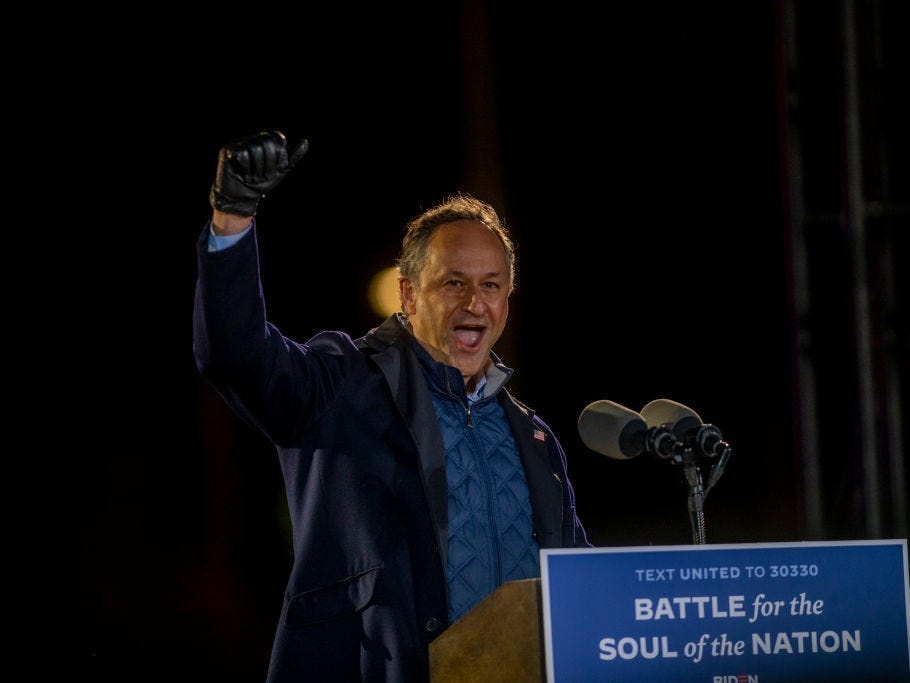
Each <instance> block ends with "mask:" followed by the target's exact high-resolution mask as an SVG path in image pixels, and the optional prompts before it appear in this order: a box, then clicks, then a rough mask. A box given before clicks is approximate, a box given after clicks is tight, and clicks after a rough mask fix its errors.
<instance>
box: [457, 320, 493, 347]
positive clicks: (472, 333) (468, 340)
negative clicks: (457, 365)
mask: <svg viewBox="0 0 910 683" xmlns="http://www.w3.org/2000/svg"><path fill="white" fill-rule="evenodd" d="M486 330H487V328H486V327H484V326H482V325H459V326H458V327H456V328H455V329H454V330H453V331H452V335H453V336H454V337H455V342H456V343H457V344H458V347H459V348H460V349H462V350H464V351H477V350H478V349H479V348H480V345H481V342H483V337H484V334H485V333H486Z"/></svg>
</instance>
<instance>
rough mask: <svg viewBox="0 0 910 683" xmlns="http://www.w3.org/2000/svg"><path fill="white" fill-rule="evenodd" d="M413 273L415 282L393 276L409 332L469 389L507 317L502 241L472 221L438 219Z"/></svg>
mask: <svg viewBox="0 0 910 683" xmlns="http://www.w3.org/2000/svg"><path fill="white" fill-rule="evenodd" d="M419 277H420V281H419V286H415V283H413V282H411V281H410V280H408V279H407V278H402V279H401V281H400V282H399V288H400V291H401V299H402V303H403V307H404V312H405V313H407V315H408V320H409V321H410V323H411V327H412V331H413V333H414V336H415V337H416V338H417V340H418V341H419V342H420V343H421V344H422V345H423V347H424V348H425V349H426V350H427V351H428V352H429V353H430V355H431V356H432V357H433V358H435V359H436V360H437V361H440V362H442V363H446V364H448V365H452V366H454V367H456V368H458V369H459V370H460V371H461V375H462V377H464V380H465V385H466V386H467V388H468V390H469V391H472V390H473V388H474V385H475V381H476V380H477V379H479V377H480V376H482V374H483V371H484V370H485V367H486V364H487V360H488V359H489V357H490V349H492V348H493V345H494V344H495V343H496V342H497V340H498V339H499V337H500V335H501V334H502V331H503V329H504V328H505V326H506V319H507V318H508V317H509V289H510V286H511V283H510V282H509V267H508V263H507V261H506V253H505V249H504V247H503V245H502V242H501V241H500V240H499V238H498V237H497V236H496V234H495V233H494V232H492V231H491V230H490V229H489V228H487V227H486V226H485V225H483V224H482V223H478V222H477V221H456V222H454V223H445V224H443V225H440V226H439V227H438V228H436V231H435V232H434V233H433V235H432V237H430V241H429V243H428V245H427V262H426V265H425V266H424V269H423V271H422V272H421V273H420V276H419Z"/></svg>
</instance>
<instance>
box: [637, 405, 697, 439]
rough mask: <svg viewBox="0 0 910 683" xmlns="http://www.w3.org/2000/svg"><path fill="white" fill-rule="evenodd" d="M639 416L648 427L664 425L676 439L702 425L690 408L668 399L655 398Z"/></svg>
mask: <svg viewBox="0 0 910 683" xmlns="http://www.w3.org/2000/svg"><path fill="white" fill-rule="evenodd" d="M641 416H642V418H643V419H644V421H645V423H646V424H647V425H648V427H659V426H661V425H664V426H666V427H668V428H669V429H670V431H672V432H673V434H674V435H675V436H676V437H677V438H678V439H682V437H683V436H684V435H685V434H686V433H687V432H690V431H691V430H693V429H698V428H699V427H701V425H702V421H701V418H700V417H699V416H698V413H696V412H695V411H694V410H692V409H691V408H688V407H686V406H684V405H683V404H682V403H677V402H676V401H671V400H670V399H668V398H656V399H654V400H653V401H651V402H650V403H648V404H647V405H646V406H645V407H644V408H642V409H641Z"/></svg>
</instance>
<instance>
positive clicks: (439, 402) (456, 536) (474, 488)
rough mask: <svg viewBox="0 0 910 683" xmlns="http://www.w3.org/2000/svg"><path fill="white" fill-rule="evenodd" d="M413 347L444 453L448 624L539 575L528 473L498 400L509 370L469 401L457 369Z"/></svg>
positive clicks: (494, 375) (495, 370)
mask: <svg viewBox="0 0 910 683" xmlns="http://www.w3.org/2000/svg"><path fill="white" fill-rule="evenodd" d="M414 346H415V347H416V349H417V355H418V358H419V359H420V363H421V367H422V368H423V371H424V375H425V377H426V379H427V383H428V385H429V388H430V394H431V395H432V397H433V406H434V408H435V409H436V416H437V418H438V419H439V428H440V430H441V432H442V442H443V445H444V447H445V462H446V483H447V487H448V517H449V519H448V527H449V536H448V547H449V549H448V567H447V568H446V580H447V582H448V589H449V620H450V623H451V622H454V621H455V620H456V619H458V618H459V617H461V616H463V615H464V614H466V613H467V612H469V611H470V610H471V608H472V607H474V606H475V605H476V604H477V603H478V602H479V601H480V600H482V599H483V598H484V597H486V596H487V595H489V594H490V593H492V592H493V591H494V590H496V588H498V587H499V585H500V584H502V583H503V582H504V581H514V580H517V579H528V578H536V577H539V576H540V564H539V559H538V546H537V541H536V540H534V538H533V536H532V524H531V503H530V500H529V497H528V484H527V481H526V480H525V474H524V468H523V467H522V465H521V460H520V458H519V455H518V449H517V448H516V446H515V440H514V438H513V437H512V431H511V429H510V428H509V423H508V420H507V419H506V416H505V413H504V412H503V410H502V406H500V405H499V402H498V401H497V400H496V394H497V393H498V392H499V391H500V390H501V389H502V387H503V386H504V385H505V383H506V381H507V380H508V378H509V376H510V375H511V374H512V371H511V370H510V369H509V368H506V367H505V366H503V365H500V366H498V367H497V366H492V367H491V368H490V370H489V371H488V372H487V378H486V379H487V381H486V384H485V386H484V387H483V394H484V395H483V396H482V397H480V398H477V399H476V400H473V401H469V399H468V397H467V394H466V393H465V387H464V380H463V379H462V377H461V373H460V372H459V371H458V369H457V368H454V367H451V366H448V365H445V364H443V363H438V362H436V361H435V360H433V359H432V357H430V355H429V354H428V353H427V352H426V351H425V350H424V349H423V348H421V347H420V346H419V344H416V343H415V345H414Z"/></svg>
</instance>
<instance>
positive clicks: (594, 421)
mask: <svg viewBox="0 0 910 683" xmlns="http://www.w3.org/2000/svg"><path fill="white" fill-rule="evenodd" d="M578 435H579V436H580V437H581V440H582V441H583V442H584V444H585V446H587V447H588V448H590V449H591V450H592V451H596V452H597V453H600V454H601V455H606V456H607V457H608V458H614V459H616V460H628V459H630V458H634V457H637V456H639V455H641V454H642V453H648V454H651V455H655V456H657V457H659V458H669V457H671V456H672V455H673V454H674V452H675V450H676V445H677V439H676V437H675V436H674V435H673V432H671V431H670V429H669V428H667V427H666V426H664V425H655V426H653V427H649V426H648V425H647V423H646V422H645V420H644V418H643V417H642V416H641V415H639V414H638V413H636V412H635V411H634V410H630V409H628V408H626V407H624V406H621V405H619V404H618V403H614V402H613V401H594V402H593V403H589V404H588V405H587V406H586V407H585V409H584V410H582V411H581V415H580V416H579V417H578Z"/></svg>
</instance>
